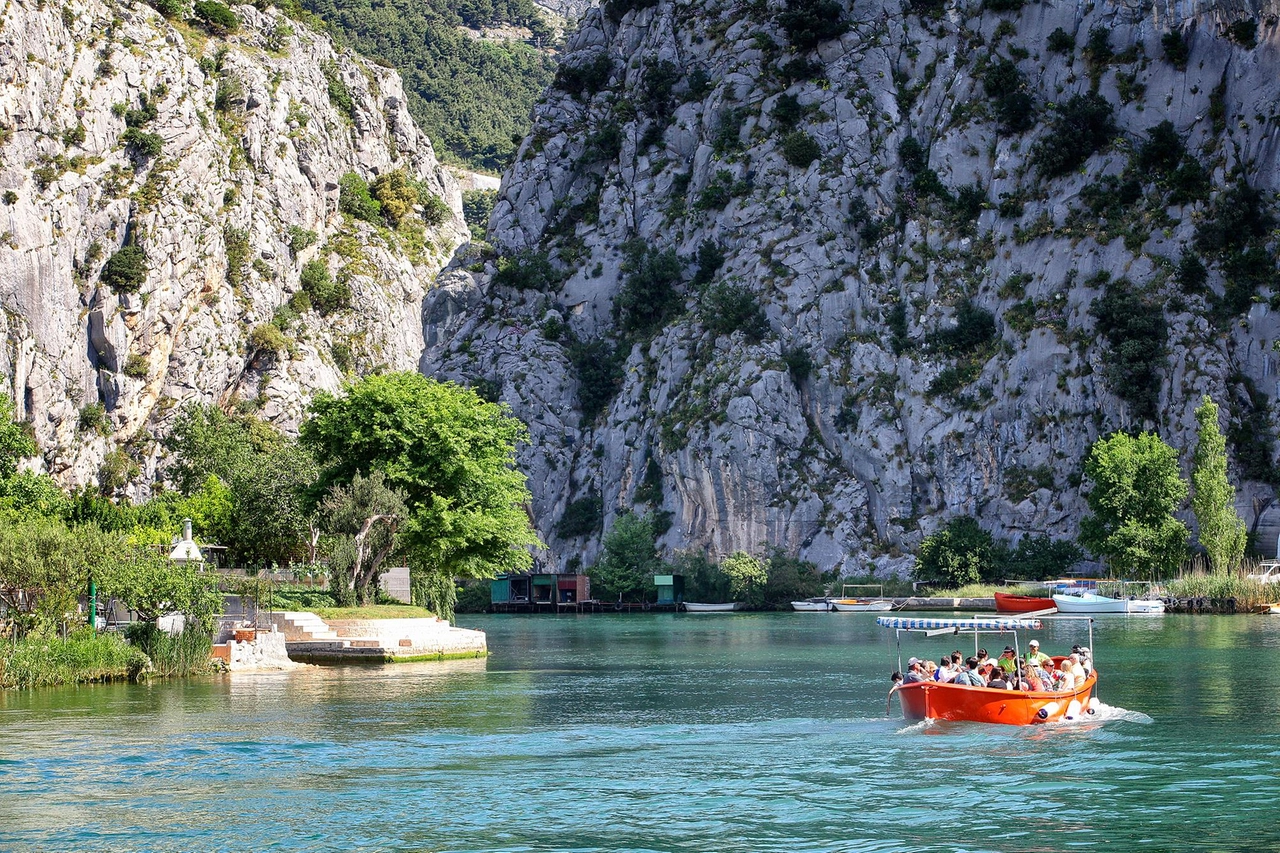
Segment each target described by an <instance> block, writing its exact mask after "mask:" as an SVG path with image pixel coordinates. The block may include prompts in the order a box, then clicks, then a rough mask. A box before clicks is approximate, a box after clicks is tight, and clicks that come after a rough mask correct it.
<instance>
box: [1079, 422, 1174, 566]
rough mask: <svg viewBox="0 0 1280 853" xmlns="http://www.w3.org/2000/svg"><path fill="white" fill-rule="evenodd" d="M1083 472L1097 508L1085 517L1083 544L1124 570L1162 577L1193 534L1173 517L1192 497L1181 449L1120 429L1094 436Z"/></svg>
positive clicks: (1148, 435)
mask: <svg viewBox="0 0 1280 853" xmlns="http://www.w3.org/2000/svg"><path fill="white" fill-rule="evenodd" d="M1084 473H1085V477H1086V478H1087V479H1088V481H1089V492H1088V494H1086V496H1085V500H1087V501H1088V503H1089V509H1090V510H1092V511H1093V514H1092V515H1090V516H1087V517H1086V518H1085V519H1084V520H1083V521H1081V523H1080V544H1082V545H1084V547H1086V548H1088V549H1089V550H1090V551H1091V552H1093V553H1094V554H1095V555H1097V556H1100V557H1104V558H1105V559H1106V560H1107V563H1108V565H1109V566H1110V567H1111V570H1112V571H1113V572H1116V573H1117V574H1119V575H1121V576H1125V577H1130V578H1147V577H1149V578H1158V577H1161V576H1162V575H1163V574H1164V573H1166V572H1169V571H1172V570H1173V569H1176V568H1177V567H1178V565H1179V564H1180V563H1181V562H1182V559H1183V557H1184V556H1185V555H1186V546H1187V537H1188V535H1189V534H1188V530H1187V527H1186V525H1185V524H1183V523H1182V522H1180V521H1178V520H1177V519H1176V518H1174V517H1173V514H1174V512H1175V511H1176V510H1177V509H1178V507H1179V506H1180V505H1181V504H1182V502H1183V501H1184V500H1186V497H1187V484H1186V483H1185V482H1183V480H1182V477H1181V476H1179V473H1178V454H1177V452H1176V451H1175V450H1174V449H1173V448H1172V447H1170V446H1169V445H1168V444H1165V442H1164V441H1162V440H1161V439H1160V436H1158V435H1156V434H1154V433H1150V432H1144V433H1141V434H1140V435H1137V436H1132V435H1127V434H1125V433H1115V434H1114V435H1112V436H1110V437H1108V438H1100V439H1098V440H1097V441H1096V442H1094V445H1093V447H1092V449H1090V451H1089V456H1088V458H1087V459H1086V460H1085V464H1084Z"/></svg>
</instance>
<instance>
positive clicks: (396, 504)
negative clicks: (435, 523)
mask: <svg viewBox="0 0 1280 853" xmlns="http://www.w3.org/2000/svg"><path fill="white" fill-rule="evenodd" d="M319 514H320V519H321V524H322V526H323V528H324V530H325V531H326V532H327V533H329V534H330V535H331V536H333V543H332V548H331V558H330V564H329V565H330V579H331V582H330V589H332V590H333V592H334V595H335V596H337V597H338V599H339V602H340V603H344V604H345V603H347V601H348V600H351V601H355V602H358V603H360V604H368V603H370V601H372V599H373V597H374V595H375V594H376V592H377V589H378V577H379V576H380V575H381V574H382V570H383V567H384V566H385V564H386V560H387V558H388V557H389V556H391V554H392V552H393V551H394V549H395V547H396V531H397V530H398V529H399V527H400V524H401V523H402V522H403V521H404V520H405V518H406V517H407V516H408V514H409V510H408V507H407V506H406V505H405V495H404V492H402V491H399V490H397V489H393V488H391V487H389V486H388V485H387V482H386V475H384V474H383V473H382V472H381V471H374V472H373V473H372V474H370V475H369V476H368V477H363V476H361V475H360V474H356V475H355V477H353V478H352V480H351V484H350V485H342V484H340V483H339V484H336V485H334V486H333V488H332V489H330V491H329V494H328V495H327V496H326V497H325V499H324V500H323V501H322V502H321V503H320V506H319Z"/></svg>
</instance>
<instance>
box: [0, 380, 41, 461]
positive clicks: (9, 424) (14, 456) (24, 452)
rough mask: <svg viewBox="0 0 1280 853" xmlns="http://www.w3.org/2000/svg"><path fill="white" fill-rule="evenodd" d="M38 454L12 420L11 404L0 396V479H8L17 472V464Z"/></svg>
mask: <svg viewBox="0 0 1280 853" xmlns="http://www.w3.org/2000/svg"><path fill="white" fill-rule="evenodd" d="M39 452H40V448H38V447H36V443H35V441H34V440H33V439H32V438H31V436H30V435H28V434H27V431H26V430H25V429H24V428H23V426H22V424H20V423H17V422H16V421H14V419H13V404H12V403H10V402H9V398H8V397H6V396H4V395H3V394H0V479H8V478H9V477H12V476H13V475H14V474H15V473H17V471H18V463H19V462H21V461H22V460H23V459H26V458H27V457H28V456H35V455H36V454H37V453H39Z"/></svg>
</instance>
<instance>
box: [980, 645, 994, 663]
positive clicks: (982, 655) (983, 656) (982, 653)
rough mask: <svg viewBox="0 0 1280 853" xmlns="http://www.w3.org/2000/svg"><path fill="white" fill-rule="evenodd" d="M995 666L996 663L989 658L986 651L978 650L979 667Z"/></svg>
mask: <svg viewBox="0 0 1280 853" xmlns="http://www.w3.org/2000/svg"><path fill="white" fill-rule="evenodd" d="M993 664H995V661H994V660H992V659H991V658H989V657H987V650H986V649H978V666H980V667H983V666H988V665H993Z"/></svg>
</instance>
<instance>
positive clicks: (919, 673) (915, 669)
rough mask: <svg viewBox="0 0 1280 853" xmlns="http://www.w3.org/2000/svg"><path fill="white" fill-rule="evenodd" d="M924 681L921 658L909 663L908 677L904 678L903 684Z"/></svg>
mask: <svg viewBox="0 0 1280 853" xmlns="http://www.w3.org/2000/svg"><path fill="white" fill-rule="evenodd" d="M924 680H925V677H924V667H923V666H922V665H921V664H920V658H912V659H911V660H909V661H907V672H906V675H904V676H902V683H903V684H915V683H916V682H918V681H924Z"/></svg>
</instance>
